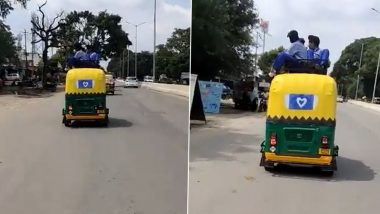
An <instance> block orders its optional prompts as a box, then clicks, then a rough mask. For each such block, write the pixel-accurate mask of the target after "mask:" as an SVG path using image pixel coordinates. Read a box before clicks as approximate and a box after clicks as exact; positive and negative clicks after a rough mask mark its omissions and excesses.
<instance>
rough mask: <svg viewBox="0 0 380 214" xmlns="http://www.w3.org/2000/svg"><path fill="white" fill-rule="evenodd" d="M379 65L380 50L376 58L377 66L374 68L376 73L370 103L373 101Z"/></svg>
mask: <svg viewBox="0 0 380 214" xmlns="http://www.w3.org/2000/svg"><path fill="white" fill-rule="evenodd" d="M379 65H380V51H379V58H378V60H377V68H376V75H375V83H374V84H373V93H372V103H373V102H374V101H375V93H376V84H377V75H378V74H379Z"/></svg>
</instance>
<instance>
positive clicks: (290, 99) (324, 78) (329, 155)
mask: <svg viewBox="0 0 380 214" xmlns="http://www.w3.org/2000/svg"><path fill="white" fill-rule="evenodd" d="M326 72H327V70H326ZM336 98H337V88H336V82H335V80H334V79H333V78H332V77H330V76H328V75H326V74H325V73H324V74H323V73H322V74H320V73H318V72H312V71H310V70H307V69H302V68H301V69H298V70H297V71H292V70H291V69H288V70H287V71H286V72H284V73H283V74H279V75H277V76H275V77H274V79H273V80H272V83H271V86H270V90H269V99H268V109H267V115H266V132H265V140H264V142H263V143H262V144H261V153H262V157H261V161H260V166H263V167H264V168H265V170H267V171H271V170H272V169H273V168H274V167H275V165H277V164H290V165H301V166H315V167H318V168H320V169H321V170H322V171H324V172H326V173H327V174H328V175H333V173H334V171H336V170H337V163H336V157H337V156H338V150H339V147H338V146H337V145H335V144H334V137H335V125H336V118H335V115H336Z"/></svg>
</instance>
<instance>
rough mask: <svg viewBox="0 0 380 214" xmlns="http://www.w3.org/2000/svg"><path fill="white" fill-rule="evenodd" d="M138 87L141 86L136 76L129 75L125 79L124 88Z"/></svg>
mask: <svg viewBox="0 0 380 214" xmlns="http://www.w3.org/2000/svg"><path fill="white" fill-rule="evenodd" d="M130 87H132V88H138V87H139V82H138V80H137V78H136V77H127V79H126V80H125V85H124V88H130Z"/></svg>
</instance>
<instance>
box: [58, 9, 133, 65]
mask: <svg viewBox="0 0 380 214" xmlns="http://www.w3.org/2000/svg"><path fill="white" fill-rule="evenodd" d="M120 22H121V17H120V16H119V15H115V14H110V13H107V11H102V12H99V14H97V15H94V14H93V13H91V12H89V11H79V12H78V11H73V12H71V13H69V14H68V15H67V16H66V18H65V24H64V25H63V26H62V27H61V28H60V29H59V30H58V32H57V40H56V41H55V43H56V46H57V47H62V48H63V49H64V50H65V51H66V52H67V53H70V52H72V51H73V46H74V43H75V42H82V43H85V42H88V43H90V44H91V45H93V46H94V47H95V49H96V50H97V51H98V52H100V53H101V56H102V58H103V59H104V60H107V59H108V58H111V57H113V56H117V55H120V54H121V53H122V52H123V50H124V49H125V47H126V46H127V45H132V43H131V41H130V40H129V39H128V34H127V33H126V32H124V30H123V29H122V26H121V24H120Z"/></svg>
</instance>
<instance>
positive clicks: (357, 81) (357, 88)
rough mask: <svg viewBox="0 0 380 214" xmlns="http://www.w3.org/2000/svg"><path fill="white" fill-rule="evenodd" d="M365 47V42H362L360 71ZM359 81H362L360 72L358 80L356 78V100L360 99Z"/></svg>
mask: <svg viewBox="0 0 380 214" xmlns="http://www.w3.org/2000/svg"><path fill="white" fill-rule="evenodd" d="M363 48H364V43H362V50H361V52H360V60H359V69H358V70H359V71H360V68H361V66H362V58H363ZM359 81H360V74H359V72H358V77H357V80H356V91H355V100H357V99H358V90H359Z"/></svg>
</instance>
